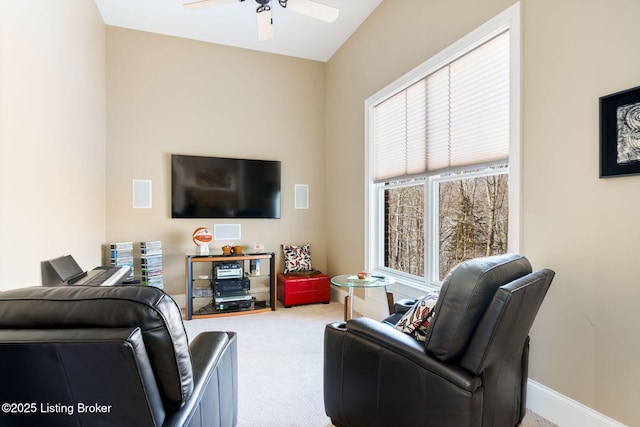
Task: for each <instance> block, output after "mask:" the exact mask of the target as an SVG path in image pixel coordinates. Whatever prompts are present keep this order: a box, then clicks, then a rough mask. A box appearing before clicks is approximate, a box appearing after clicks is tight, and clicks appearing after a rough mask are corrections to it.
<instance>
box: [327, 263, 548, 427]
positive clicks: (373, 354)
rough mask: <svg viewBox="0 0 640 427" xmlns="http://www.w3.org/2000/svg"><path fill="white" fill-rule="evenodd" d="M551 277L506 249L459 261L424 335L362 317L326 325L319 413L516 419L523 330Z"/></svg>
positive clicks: (448, 422)
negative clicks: (322, 408) (417, 336)
mask: <svg viewBox="0 0 640 427" xmlns="http://www.w3.org/2000/svg"><path fill="white" fill-rule="evenodd" d="M553 277H554V272H553V271H551V270H548V269H543V270H539V271H536V272H532V269H531V265H530V263H529V261H528V260H527V259H526V258H524V257H522V256H520V255H513V254H511V255H503V256H496V257H488V258H481V259H475V260H471V261H468V262H465V263H462V264H460V265H459V266H458V267H456V268H455V269H453V270H452V271H451V272H450V273H449V275H448V276H447V277H446V278H445V280H444V282H443V286H442V288H441V292H440V296H439V297H438V300H437V302H436V305H435V307H434V308H433V311H434V314H433V318H432V319H431V322H430V323H429V325H428V327H427V330H426V341H425V342H419V341H417V340H415V339H414V338H412V337H411V336H409V335H407V334H405V333H403V332H401V331H399V330H397V329H395V328H393V327H391V326H389V325H388V324H386V323H384V322H377V321H374V320H372V319H368V318H356V319H351V320H349V321H348V322H346V323H345V322H336V323H331V324H329V325H327V326H326V329H325V342H324V346H325V350H324V351H325V353H324V403H325V412H326V413H327V415H328V416H329V417H330V418H331V421H332V422H333V424H334V425H336V426H340V427H341V426H349V427H359V426H362V427H375V426H378V427H384V426H398V427H402V426H429V427H439V426H442V427H452V426H455V427H465V426H484V427H503V426H504V427H507V426H508V427H513V426H516V425H518V424H519V423H520V422H521V421H522V419H523V417H524V414H525V410H526V387H527V377H528V361H529V359H528V357H529V336H528V334H529V330H530V328H531V326H532V324H533V321H534V318H535V316H536V314H537V312H538V309H539V307H540V305H541V304H542V301H543V299H544V297H545V294H546V293H547V290H548V288H549V286H550V284H551V281H552V279H553Z"/></svg>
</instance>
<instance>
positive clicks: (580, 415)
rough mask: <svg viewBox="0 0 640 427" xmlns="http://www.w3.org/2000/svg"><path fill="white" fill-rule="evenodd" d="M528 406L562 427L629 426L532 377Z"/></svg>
mask: <svg viewBox="0 0 640 427" xmlns="http://www.w3.org/2000/svg"><path fill="white" fill-rule="evenodd" d="M527 408H529V409H531V410H532V411H533V412H535V413H536V414H538V415H540V416H541V417H543V418H546V419H547V420H549V421H551V422H552V423H554V424H557V425H558V426H560V427H627V426H625V425H624V424H621V423H619V422H617V421H616V420H614V419H611V418H609V417H607V416H606V415H603V414H601V413H599V412H597V411H594V410H593V409H591V408H589V407H587V406H585V405H583V404H582V403H580V402H577V401H575V400H573V399H570V398H568V397H567V396H564V395H562V394H560V393H558V392H556V391H554V390H552V389H550V388H549V387H546V386H544V385H542V384H540V383H538V382H536V381H533V380H532V379H529V381H528V384H527Z"/></svg>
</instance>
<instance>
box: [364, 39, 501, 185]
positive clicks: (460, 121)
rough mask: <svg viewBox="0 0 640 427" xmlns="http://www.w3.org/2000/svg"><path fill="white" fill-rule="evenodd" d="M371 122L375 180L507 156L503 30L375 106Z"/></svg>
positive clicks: (431, 171) (407, 175)
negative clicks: (372, 121)
mask: <svg viewBox="0 0 640 427" xmlns="http://www.w3.org/2000/svg"><path fill="white" fill-rule="evenodd" d="M373 120H374V125H373V132H374V138H373V141H374V151H373V153H374V180H375V181H376V182H385V181H390V180H398V179H403V178H408V177H416V176H421V175H430V174H434V173H439V172H444V171H447V170H450V169H453V168H460V167H466V166H473V165H484V164H491V163H495V162H499V161H506V160H508V158H509V34H508V31H507V32H505V33H502V34H500V35H498V36H496V37H494V38H493V39H491V40H489V41H487V42H486V43H484V44H482V45H480V46H479V47H477V48H475V49H474V50H472V51H470V52H467V53H466V54H465V55H463V56H461V57H459V58H457V59H455V60H454V61H452V62H450V63H449V64H448V65H446V66H444V67H442V68H440V69H438V70H437V71H435V72H433V73H431V74H429V75H428V76H427V77H425V78H424V79H422V80H419V81H418V82H416V83H414V84H413V85H411V86H409V87H408V88H406V89H404V90H402V91H401V92H398V93H396V94H395V95H393V96H392V97H390V98H387V99H386V100H384V101H383V102H381V103H380V104H378V105H376V106H375V107H374V111H373Z"/></svg>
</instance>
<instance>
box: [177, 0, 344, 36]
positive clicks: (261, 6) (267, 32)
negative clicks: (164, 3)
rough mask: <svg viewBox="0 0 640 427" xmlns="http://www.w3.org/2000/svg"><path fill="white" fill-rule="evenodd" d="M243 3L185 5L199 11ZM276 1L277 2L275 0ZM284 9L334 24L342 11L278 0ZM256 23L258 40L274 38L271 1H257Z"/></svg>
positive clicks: (309, 0) (308, 0)
mask: <svg viewBox="0 0 640 427" xmlns="http://www.w3.org/2000/svg"><path fill="white" fill-rule="evenodd" d="M238 1H239V2H240V3H243V2H244V1H245V0H199V1H195V2H191V3H186V4H185V5H184V7H185V9H190V10H197V9H204V8H207V7H212V6H220V5H223V4H228V3H235V2H238ZM274 1H275V0H274ZM277 1H278V4H279V5H280V6H281V7H282V8H283V9H289V10H292V11H294V12H297V13H299V14H301V15H305V16H309V17H311V18H315V19H319V20H321V21H324V22H333V21H335V20H336V19H337V18H338V14H339V13H340V10H339V9H338V8H336V7H333V6H329V5H326V4H322V3H318V2H316V1H313V0H277ZM255 2H256V3H258V7H257V8H256V20H257V21H256V22H257V27H258V40H260V41H263V40H269V39H271V38H273V19H272V15H271V0H255Z"/></svg>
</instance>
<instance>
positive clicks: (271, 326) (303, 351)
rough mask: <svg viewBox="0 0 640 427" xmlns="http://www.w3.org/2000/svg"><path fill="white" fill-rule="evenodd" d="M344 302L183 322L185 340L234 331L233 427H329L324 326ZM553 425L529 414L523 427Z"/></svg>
mask: <svg viewBox="0 0 640 427" xmlns="http://www.w3.org/2000/svg"><path fill="white" fill-rule="evenodd" d="M342 316H343V305H342V304H338V303H331V304H312V305H305V306H297V307H292V308H287V309H285V308H284V307H282V306H279V307H278V310H276V311H275V312H269V313H257V314H248V315H243V316H233V317H218V318H213V319H197V320H189V321H185V328H186V330H187V335H188V336H189V339H193V338H194V337H195V336H196V335H197V334H198V333H200V332H202V331H210V330H224V331H235V332H237V333H238V369H239V372H238V377H239V379H238V383H239V384H238V390H239V391H238V393H239V396H238V411H239V416H238V427H330V426H332V424H331V421H330V420H329V418H328V417H327V416H326V415H325V413H324V405H323V400H322V399H323V398H322V364H323V354H322V353H323V339H324V338H323V337H324V326H325V325H326V324H327V323H329V322H333V321H340V320H342ZM553 425H554V424H552V423H549V422H548V421H546V420H545V419H543V418H541V417H539V416H537V414H534V413H528V414H527V416H526V418H525V420H524V423H523V427H551V426H553Z"/></svg>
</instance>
